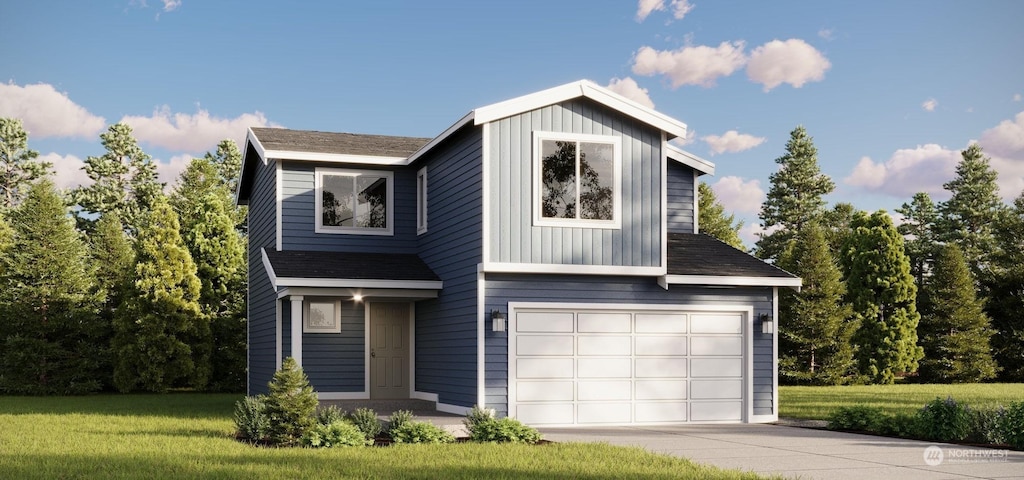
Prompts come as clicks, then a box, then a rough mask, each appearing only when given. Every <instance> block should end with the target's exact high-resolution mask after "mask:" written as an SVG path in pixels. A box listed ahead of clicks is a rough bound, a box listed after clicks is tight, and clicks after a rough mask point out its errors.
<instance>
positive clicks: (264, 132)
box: [249, 127, 430, 159]
mask: <svg viewBox="0 0 1024 480" xmlns="http://www.w3.org/2000/svg"><path fill="white" fill-rule="evenodd" d="M249 131H250V132H252V138H253V139H255V140H256V141H257V142H258V143H259V144H260V146H261V147H262V148H263V149H264V154H265V155H269V156H270V157H271V158H276V156H279V155H281V154H282V153H299V152H301V153H325V154H335V155H358V156H370V157H399V158H402V159H405V158H408V157H409V155H412V154H413V153H416V151H417V150H419V149H420V147H422V146H423V145H426V144H427V142H429V141H430V139H429V138H417V137H393V136H389V135H365V134H358V133H332V132H317V131H314V130H289V129H284V128H256V127H253V128H250V129H249ZM267 152H270V154H268V153H267ZM289 158H290V157H289Z"/></svg>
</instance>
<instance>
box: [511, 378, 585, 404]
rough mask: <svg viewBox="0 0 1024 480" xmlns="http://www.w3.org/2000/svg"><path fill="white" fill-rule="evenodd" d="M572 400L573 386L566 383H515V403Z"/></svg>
mask: <svg viewBox="0 0 1024 480" xmlns="http://www.w3.org/2000/svg"><path fill="white" fill-rule="evenodd" d="M572 400H573V385H572V382H571V381H567V382H527V381H520V382H518V383H516V401H518V402H550V401H563V402H571V401H572Z"/></svg>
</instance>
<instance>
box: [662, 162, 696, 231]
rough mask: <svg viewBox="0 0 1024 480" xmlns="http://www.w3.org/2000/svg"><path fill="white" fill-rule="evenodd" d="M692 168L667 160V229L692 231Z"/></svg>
mask: <svg viewBox="0 0 1024 480" xmlns="http://www.w3.org/2000/svg"><path fill="white" fill-rule="evenodd" d="M694 173H695V172H694V170H693V169H692V168H690V167H687V166H686V165H682V164H680V163H678V162H676V161H669V162H668V192H667V199H668V231H669V232H672V233H694V231H693V203H694V202H693V200H694V198H696V195H695V194H694V191H693V176H694Z"/></svg>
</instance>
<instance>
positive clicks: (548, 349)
mask: <svg viewBox="0 0 1024 480" xmlns="http://www.w3.org/2000/svg"><path fill="white" fill-rule="evenodd" d="M572 350H573V337H572V335H520V336H518V337H516V354H517V355H572Z"/></svg>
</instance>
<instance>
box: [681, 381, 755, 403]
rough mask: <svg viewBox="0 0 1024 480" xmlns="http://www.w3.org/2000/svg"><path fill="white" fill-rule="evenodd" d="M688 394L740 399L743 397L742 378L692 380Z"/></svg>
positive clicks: (705, 398) (702, 396)
mask: <svg viewBox="0 0 1024 480" xmlns="http://www.w3.org/2000/svg"><path fill="white" fill-rule="evenodd" d="M690 395H691V396H692V398H693V399H694V400H698V399H703V400H707V399H740V398H742V397H743V380H742V379H736V380H694V381H693V382H692V383H691V384H690Z"/></svg>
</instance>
